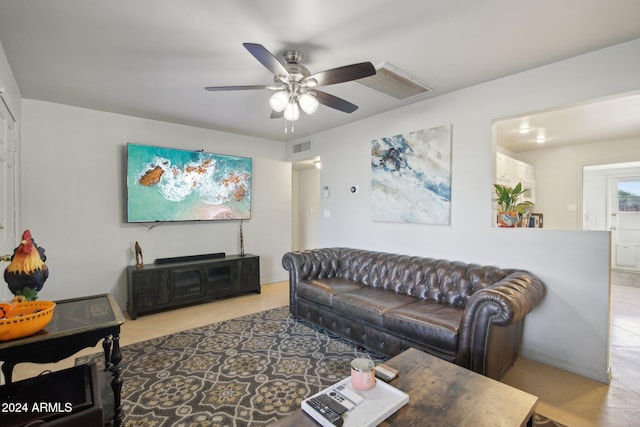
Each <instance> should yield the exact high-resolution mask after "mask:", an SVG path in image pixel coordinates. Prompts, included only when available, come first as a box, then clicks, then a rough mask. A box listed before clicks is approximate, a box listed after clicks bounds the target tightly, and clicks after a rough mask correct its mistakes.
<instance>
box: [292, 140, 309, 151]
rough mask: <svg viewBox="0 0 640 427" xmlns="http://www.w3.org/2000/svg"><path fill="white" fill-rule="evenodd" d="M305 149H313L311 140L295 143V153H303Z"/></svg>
mask: <svg viewBox="0 0 640 427" xmlns="http://www.w3.org/2000/svg"><path fill="white" fill-rule="evenodd" d="M303 151H311V141H305V142H301V143H299V144H293V154H297V153H302V152H303Z"/></svg>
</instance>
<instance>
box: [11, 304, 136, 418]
mask: <svg viewBox="0 0 640 427" xmlns="http://www.w3.org/2000/svg"><path fill="white" fill-rule="evenodd" d="M123 323H124V316H123V315H122V311H120V307H119V306H118V303H117V302H116V300H115V298H114V297H113V295H111V294H103V295H93V296H89V297H82V298H73V299H68V300H62V301H56V308H55V310H54V312H53V318H52V319H51V323H49V325H47V327H46V328H44V329H43V330H42V331H40V332H38V333H37V334H35V335H32V336H30V337H26V338H21V339H16V340H11V341H3V342H0V361H2V362H4V364H3V365H2V373H3V374H4V378H5V380H6V382H7V383H8V384H10V383H11V380H12V374H13V368H14V366H15V365H17V364H18V363H22V362H32V363H54V362H58V361H60V360H62V359H65V358H67V357H69V356H72V355H73V354H75V353H77V352H78V351H80V350H82V349H83V348H86V347H95V346H96V344H97V343H98V341H100V340H102V347H103V349H104V359H105V368H104V369H105V371H111V372H112V373H113V378H112V380H111V388H112V390H113V397H114V413H113V425H114V426H116V427H117V426H120V425H122V419H123V413H122V408H121V394H122V372H121V370H122V368H121V367H120V366H119V364H120V361H121V360H122V353H121V352H120V325H122V324H123Z"/></svg>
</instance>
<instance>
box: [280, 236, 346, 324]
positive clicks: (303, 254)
mask: <svg viewBox="0 0 640 427" xmlns="http://www.w3.org/2000/svg"><path fill="white" fill-rule="evenodd" d="M340 252H341V249H340V248H322V249H311V250H304V251H294V252H287V253H285V254H284V256H283V257H282V267H284V269H285V270H288V271H289V311H291V313H292V314H294V315H295V314H296V285H297V284H298V282H301V281H303V280H313V279H326V278H332V277H337V276H338V275H339V267H340Z"/></svg>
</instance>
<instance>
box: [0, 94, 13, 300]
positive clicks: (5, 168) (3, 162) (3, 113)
mask: <svg viewBox="0 0 640 427" xmlns="http://www.w3.org/2000/svg"><path fill="white" fill-rule="evenodd" d="M15 147H16V130H15V122H14V120H13V118H12V116H11V114H10V113H9V110H8V108H7V106H6V105H5V103H4V101H3V100H2V97H0V255H7V254H11V253H12V252H13V248H14V247H15V246H16V238H17V237H16V236H17V233H16V223H15V222H16V218H15V212H16V209H15V206H16V191H15V177H16V168H15V158H16V156H15ZM6 265H7V263H6V262H2V263H0V273H2V274H4V269H5V268H6ZM1 283H4V280H3V279H0V284H1ZM9 296H10V293H9V290H8V288H7V286H0V301H4V300H7V299H10V298H9Z"/></svg>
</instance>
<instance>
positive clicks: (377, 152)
mask: <svg viewBox="0 0 640 427" xmlns="http://www.w3.org/2000/svg"><path fill="white" fill-rule="evenodd" d="M371 195H372V201H371V207H372V219H373V220H374V221H384V222H406V223H419V224H438V225H449V224H451V125H444V126H438V127H435V128H431V129H426V130H420V131H416V132H410V133H408V134H401V135H395V136H391V137H384V138H380V139H374V140H372V141H371Z"/></svg>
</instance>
